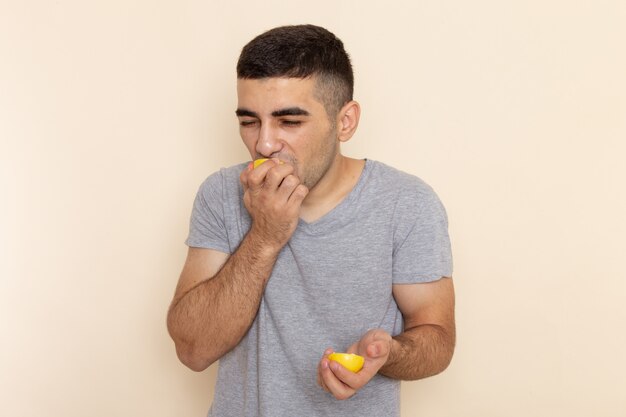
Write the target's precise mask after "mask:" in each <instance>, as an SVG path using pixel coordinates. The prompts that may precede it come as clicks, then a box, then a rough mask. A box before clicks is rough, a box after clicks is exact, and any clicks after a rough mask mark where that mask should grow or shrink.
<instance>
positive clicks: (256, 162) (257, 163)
mask: <svg viewBox="0 0 626 417" xmlns="http://www.w3.org/2000/svg"><path fill="white" fill-rule="evenodd" d="M263 162H267V158H261V159H256V160H255V161H254V162H253V165H254V168H256V167H258V166H259V165H261V164H262V163H263Z"/></svg>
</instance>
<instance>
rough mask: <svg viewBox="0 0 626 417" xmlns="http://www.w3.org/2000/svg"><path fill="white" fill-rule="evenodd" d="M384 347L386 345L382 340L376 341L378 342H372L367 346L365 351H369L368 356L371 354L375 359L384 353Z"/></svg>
mask: <svg viewBox="0 0 626 417" xmlns="http://www.w3.org/2000/svg"><path fill="white" fill-rule="evenodd" d="M383 348H384V347H383V344H382V342H381V341H376V342H372V343H370V344H369V345H368V346H367V349H366V350H365V352H366V353H367V356H369V357H370V358H372V359H375V358H378V357H380V356H383V355H384V351H383Z"/></svg>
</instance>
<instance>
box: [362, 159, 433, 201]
mask: <svg viewBox="0 0 626 417" xmlns="http://www.w3.org/2000/svg"><path fill="white" fill-rule="evenodd" d="M367 164H368V169H369V175H368V176H369V182H370V184H371V185H372V186H373V187H375V188H377V192H381V193H387V194H389V193H390V194H393V195H397V196H398V197H399V198H401V199H407V200H414V201H415V200H418V201H420V200H431V199H432V198H436V194H435V191H434V190H433V188H432V187H431V186H430V185H428V184H427V183H426V182H424V181H423V180H422V179H421V178H419V177H418V176H416V175H413V174H410V173H408V172H405V171H401V170H399V169H397V168H394V167H391V166H389V165H386V164H384V163H382V162H378V161H374V160H371V159H370V160H368V161H367Z"/></svg>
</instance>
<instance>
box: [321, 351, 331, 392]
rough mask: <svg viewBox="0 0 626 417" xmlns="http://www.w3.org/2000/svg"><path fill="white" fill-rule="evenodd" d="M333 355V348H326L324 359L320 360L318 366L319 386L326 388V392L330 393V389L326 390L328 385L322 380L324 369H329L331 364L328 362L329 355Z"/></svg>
mask: <svg viewBox="0 0 626 417" xmlns="http://www.w3.org/2000/svg"><path fill="white" fill-rule="evenodd" d="M331 353H333V349H332V348H326V350H325V351H324V354H323V355H322V359H320V361H319V363H318V364H317V384H318V385H319V386H320V387H322V388H324V390H325V391H328V388H326V385H325V384H324V381H323V380H322V367H324V368H327V367H328V363H329V362H330V361H329V360H328V355H330V354H331Z"/></svg>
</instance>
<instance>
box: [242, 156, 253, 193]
mask: <svg viewBox="0 0 626 417" xmlns="http://www.w3.org/2000/svg"><path fill="white" fill-rule="evenodd" d="M253 167H254V165H253V164H252V162H250V163H249V164H248V166H246V167H245V168H244V169H243V171H241V174H239V182H240V183H241V185H242V186H243V191H244V192H245V191H247V190H248V188H249V187H248V175H249V174H250V171H252V169H253Z"/></svg>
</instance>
